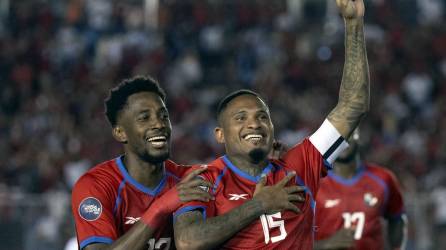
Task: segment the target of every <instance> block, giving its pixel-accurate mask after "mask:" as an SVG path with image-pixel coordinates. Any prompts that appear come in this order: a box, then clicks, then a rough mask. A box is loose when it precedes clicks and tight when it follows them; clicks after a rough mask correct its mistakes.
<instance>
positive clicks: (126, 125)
mask: <svg viewBox="0 0 446 250" xmlns="http://www.w3.org/2000/svg"><path fill="white" fill-rule="evenodd" d="M171 130H172V126H171V124H170V120H169V115H168V112H167V109H166V106H165V104H164V102H163V101H162V99H161V98H160V97H159V96H158V95H157V94H155V93H151V92H140V93H136V94H133V95H131V96H129V97H128V99H127V105H126V106H125V107H124V108H123V110H122V111H121V112H120V113H119V116H118V122H117V125H116V126H115V127H114V128H113V136H114V138H115V139H116V140H117V141H119V142H121V143H122V144H123V145H124V153H125V157H124V165H125V167H126V169H127V171H128V173H129V174H130V176H132V177H133V178H134V179H135V180H136V181H138V182H139V183H141V184H143V185H144V186H146V187H149V188H154V187H156V186H158V184H159V182H160V181H161V179H162V177H163V162H164V160H166V159H167V157H168V156H169V150H170V134H171ZM153 138H158V139H157V140H153ZM203 171H205V169H204V168H203V169H197V170H195V171H193V172H191V173H190V174H189V175H187V176H186V177H184V178H183V179H182V180H181V182H179V183H178V184H177V185H176V188H177V190H178V195H179V198H180V200H181V201H182V202H188V201H192V200H199V201H204V202H206V201H209V200H210V199H211V198H212V197H211V196H210V195H209V193H207V192H204V191H203V190H202V189H200V188H197V187H198V186H207V187H210V186H211V185H210V183H209V182H206V181H204V180H202V179H200V178H195V177H196V176H197V175H199V174H200V173H202V172H203ZM155 232H156V228H151V227H150V226H147V225H146V224H144V223H142V222H137V223H135V225H134V226H133V227H132V228H131V229H130V230H129V231H128V232H126V233H125V234H124V235H123V236H121V237H120V238H119V239H117V240H116V241H114V242H113V244H111V245H107V244H103V243H96V244H90V245H88V246H86V247H85V248H84V249H86V250H97V249H147V241H148V239H150V238H152V237H153V234H154V233H155Z"/></svg>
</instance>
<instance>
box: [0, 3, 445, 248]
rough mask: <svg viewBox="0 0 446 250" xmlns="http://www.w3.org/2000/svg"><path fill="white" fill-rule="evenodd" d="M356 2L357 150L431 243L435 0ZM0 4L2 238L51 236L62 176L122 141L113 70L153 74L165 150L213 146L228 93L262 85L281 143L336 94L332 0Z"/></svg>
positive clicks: (55, 239)
mask: <svg viewBox="0 0 446 250" xmlns="http://www.w3.org/2000/svg"><path fill="white" fill-rule="evenodd" d="M365 2H366V18H365V20H366V40H367V50H368V59H369V65H370V76H371V92H372V99H371V110H370V113H369V114H368V116H367V118H366V119H365V120H364V121H363V123H362V125H361V131H362V135H363V138H362V139H363V146H364V152H365V154H364V157H365V158H366V159H367V160H369V161H373V162H376V163H379V164H382V165H384V166H386V167H388V168H390V169H391V170H393V171H394V172H395V174H396V175H397V177H398V179H399V180H400V181H401V183H402V189H403V192H404V194H405V201H406V211H407V213H408V216H409V224H410V227H409V241H408V249H440V248H438V247H437V246H441V244H443V246H444V244H446V242H445V239H446V166H445V165H446V117H445V115H444V114H446V26H445V25H444V23H445V10H446V0H394V1H386V0H368V1H367V0H366V1H365ZM0 19H1V22H0V81H1V83H0V159H1V160H0V226H1V227H0V238H1V239H2V242H3V243H2V244H7V243H8V242H9V244H10V246H12V247H8V249H60V248H61V246H62V245H63V243H64V242H65V241H66V240H67V239H68V238H69V237H70V236H72V235H73V233H74V230H73V228H72V222H71V219H69V218H70V217H69V213H70V210H69V209H70V208H69V206H70V188H71V186H72V185H73V184H74V182H75V181H76V180H77V178H78V177H79V176H80V175H81V174H82V173H84V172H85V171H87V170H88V169H89V168H90V167H92V166H93V165H95V164H97V163H99V162H102V161H104V160H107V159H110V158H113V157H116V156H117V155H119V154H120V153H121V148H120V145H119V144H118V143H116V142H115V141H114V140H113V138H112V136H111V130H110V126H109V124H108V123H107V121H106V119H105V116H104V114H103V112H104V108H103V100H104V98H106V96H107V94H108V90H109V88H111V87H113V86H114V85H116V84H117V83H118V82H119V81H120V80H122V79H124V78H128V77H131V76H134V75H151V76H153V77H155V78H156V79H158V80H159V81H160V83H161V85H162V87H163V88H164V89H165V90H166V92H167V93H168V101H167V105H168V108H169V111H170V115H171V120H172V123H173V141H172V145H173V152H172V158H173V159H174V160H176V161H178V162H180V163H189V164H191V163H197V162H203V161H207V160H209V159H211V158H213V157H214V156H215V155H216V154H220V153H221V152H222V148H221V146H220V145H217V144H216V142H215V140H214V138H213V128H214V126H215V125H216V123H215V115H214V113H215V112H214V111H215V107H216V104H217V103H218V101H219V99H220V98H222V97H223V96H224V95H226V94H227V93H229V92H231V91H233V90H236V89H239V88H249V89H253V90H255V91H258V92H259V93H261V94H262V96H263V97H264V98H265V99H266V100H267V102H268V104H269V106H270V109H271V113H272V117H273V121H274V124H275V129H276V137H277V139H278V140H280V141H282V142H283V143H285V144H288V145H292V144H295V143H297V142H298V141H300V140H301V139H302V138H304V137H305V136H308V135H309V133H311V132H312V131H314V130H315V129H316V128H317V127H318V125H320V124H321V122H322V121H323V119H324V118H325V116H326V115H327V114H328V112H329V111H330V109H331V108H333V107H334V105H335V104H336V101H337V96H338V89H339V85H340V82H341V78H342V68H343V62H344V44H343V42H344V40H343V39H344V34H343V32H344V27H343V21H342V20H341V19H340V17H339V15H338V14H337V10H336V6H335V1H334V0H333V1H326V0H276V1H270V0H257V1H254V0H245V1H236V0H230V1H223V0H212V1H211V0H208V1H205V0H165V1H159V2H158V1H157V0H145V1H144V0H131V1H130V0H129V1H117V0H114V1H112V0H88V1H87V0H63V1H62V0H29V1H7V0H4V1H1V2H0ZM36 197H37V198H36ZM30 208H31V209H30ZM23 211H28V212H26V213H24V212H23ZM29 211H31V212H29ZM19 240H20V241H19ZM17 242H24V243H23V244H22V243H20V244H22V245H18V243H17ZM14 244H15V245H14ZM14 246H16V247H17V248H14ZM0 249H3V248H2V246H0Z"/></svg>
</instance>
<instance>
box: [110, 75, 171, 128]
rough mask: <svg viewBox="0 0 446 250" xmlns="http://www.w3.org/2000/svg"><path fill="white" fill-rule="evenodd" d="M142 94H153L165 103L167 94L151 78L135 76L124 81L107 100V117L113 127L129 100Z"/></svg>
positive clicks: (112, 91) (112, 90)
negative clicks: (137, 94) (135, 95)
mask: <svg viewBox="0 0 446 250" xmlns="http://www.w3.org/2000/svg"><path fill="white" fill-rule="evenodd" d="M140 92H152V93H155V94H157V95H159V97H161V99H162V100H163V101H164V102H165V101H166V93H165V92H164V90H163V89H162V88H161V87H160V86H159V83H158V82H157V81H156V80H155V79H153V78H152V77H150V76H135V77H133V78H129V79H124V80H122V81H121V82H120V83H119V84H118V85H117V86H116V87H114V88H112V89H111V90H110V93H109V95H108V97H107V98H106V99H105V101H104V104H105V115H106V116H107V119H108V121H109V122H110V124H111V125H112V127H114V126H116V123H117V119H118V113H119V112H120V111H121V110H122V109H123V108H124V106H125V105H126V103H127V98H128V97H129V96H131V95H133V94H136V93H140Z"/></svg>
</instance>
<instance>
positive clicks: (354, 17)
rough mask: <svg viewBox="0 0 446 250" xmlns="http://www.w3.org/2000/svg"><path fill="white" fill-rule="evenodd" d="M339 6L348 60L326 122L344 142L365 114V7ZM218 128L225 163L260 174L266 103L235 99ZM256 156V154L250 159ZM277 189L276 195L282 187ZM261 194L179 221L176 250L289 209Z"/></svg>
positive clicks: (344, 0) (270, 132) (269, 128)
mask: <svg viewBox="0 0 446 250" xmlns="http://www.w3.org/2000/svg"><path fill="white" fill-rule="evenodd" d="M337 6H338V9H339V12H340V13H341V14H342V16H343V17H344V20H345V27H346V35H345V48H346V52H345V55H346V59H345V65H344V72H343V77H342V82H341V87H340V91H339V100H338V104H337V105H336V107H335V108H334V109H333V110H332V111H331V112H330V114H329V115H328V116H327V119H328V120H329V121H330V123H331V124H332V125H333V126H334V127H335V128H336V129H337V131H338V132H339V133H340V134H341V135H342V136H343V137H344V138H349V137H350V134H351V133H352V132H353V130H354V129H355V128H356V127H357V125H358V124H359V122H360V120H361V119H362V117H363V116H364V115H365V114H366V112H367V111H368V109H369V95H370V93H369V92H370V91H369V70H368V63H367V55H366V49H365V41H364V31H363V17H364V3H363V1H362V0H356V1H354V0H337ZM219 124H220V126H219V127H217V128H216V129H215V138H216V139H217V141H218V142H220V143H224V144H225V149H226V155H227V156H228V157H229V159H230V160H231V161H232V162H233V163H234V164H235V165H236V166H237V167H238V168H240V169H241V170H243V171H245V172H247V173H249V174H251V175H258V174H259V173H261V172H262V170H263V169H264V167H265V166H266V164H267V162H268V159H267V157H266V155H267V154H266V152H269V151H270V149H271V145H272V138H274V128H273V125H272V123H271V118H270V115H269V110H268V108H267V106H266V104H265V103H264V102H263V101H262V100H260V99H259V98H257V97H255V96H252V95H241V96H238V97H236V98H234V99H233V100H232V101H231V102H230V103H229V104H228V105H227V107H226V109H225V110H224V111H223V112H222V113H221V114H220V117H219ZM251 135H254V137H252V136H251ZM247 136H248V137H247ZM254 151H255V152H257V153H256V154H252V152H254ZM253 155H255V157H253ZM276 188H277V189H279V190H280V187H276ZM279 190H278V191H279ZM280 192H286V190H284V189H282V190H280ZM261 193H262V192H258V193H257V197H256V196H254V197H253V199H252V200H251V201H248V202H246V203H244V204H243V205H242V206H240V207H238V208H236V209H234V210H233V211H231V212H229V213H227V214H225V215H220V216H217V217H213V218H208V219H207V220H206V221H203V219H202V218H203V217H202V215H201V212H199V211H192V212H188V213H184V214H182V215H180V216H178V217H177V220H176V222H175V225H174V228H175V243H176V246H177V248H178V249H212V248H216V247H218V246H220V245H221V244H223V243H224V242H225V241H226V240H228V239H229V238H230V237H232V236H233V235H234V234H236V233H237V232H238V231H240V229H241V228H243V227H244V226H246V225H248V224H250V223H251V222H252V221H254V220H255V219H257V218H258V216H259V215H260V214H262V213H268V211H271V208H274V209H275V210H276V211H283V210H284V209H288V208H286V207H284V206H279V204H283V203H284V202H283V201H284V200H283V199H287V198H288V197H287V196H286V195H283V196H278V195H276V196H274V195H272V196H271V197H268V199H267V200H266V199H264V197H266V195H265V196H262V195H260V194H261ZM292 195H295V194H294V193H293V194H292ZM288 202H289V201H288ZM251 204H253V205H252V206H251ZM234 218H235V219H234ZM240 221H243V222H244V223H243V224H242V223H240ZM241 224H242V225H241ZM203 239H205V240H203Z"/></svg>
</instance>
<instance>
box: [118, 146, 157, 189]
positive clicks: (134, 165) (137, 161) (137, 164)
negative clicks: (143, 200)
mask: <svg viewBox="0 0 446 250" xmlns="http://www.w3.org/2000/svg"><path fill="white" fill-rule="evenodd" d="M124 166H125V168H126V169H127V172H128V173H129V174H130V176H131V177H132V178H133V179H135V180H136V181H137V182H138V183H140V184H142V185H144V186H146V187H148V188H155V187H156V186H158V184H159V182H160V181H161V179H162V177H163V172H164V168H163V162H161V163H151V162H147V161H144V160H143V159H141V158H140V157H138V156H137V155H135V154H134V153H131V152H128V151H127V152H126V153H125V157H124Z"/></svg>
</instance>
